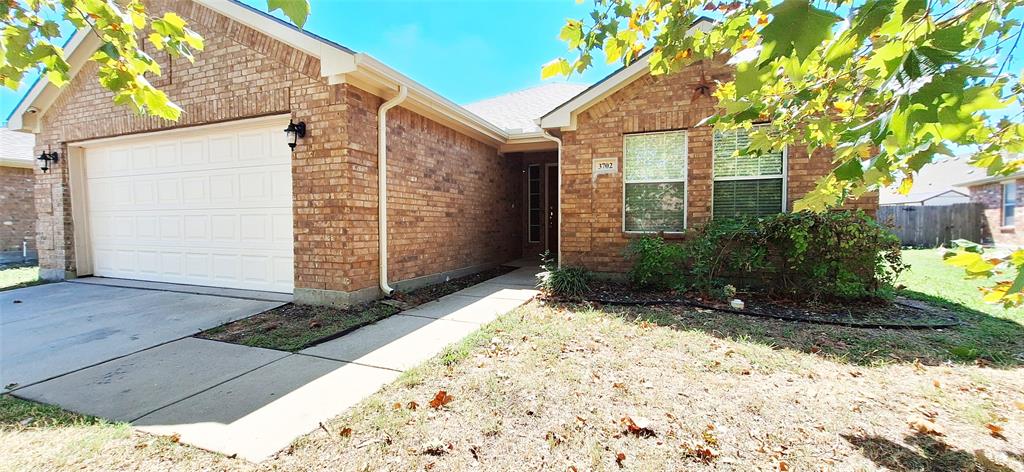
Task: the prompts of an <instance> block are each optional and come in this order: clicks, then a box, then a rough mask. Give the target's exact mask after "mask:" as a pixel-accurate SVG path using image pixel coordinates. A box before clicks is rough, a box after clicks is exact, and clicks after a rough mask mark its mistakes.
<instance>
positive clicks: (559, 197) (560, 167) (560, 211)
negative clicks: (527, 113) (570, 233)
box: [541, 129, 562, 267]
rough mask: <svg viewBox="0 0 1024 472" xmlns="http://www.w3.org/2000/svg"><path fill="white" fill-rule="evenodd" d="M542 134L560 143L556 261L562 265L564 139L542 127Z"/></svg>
mask: <svg viewBox="0 0 1024 472" xmlns="http://www.w3.org/2000/svg"><path fill="white" fill-rule="evenodd" d="M541 134H542V135H543V136H544V137H545V138H547V139H550V140H552V141H554V142H555V143H557V144H558V229H557V231H558V245H557V246H556V247H555V250H556V251H557V252H558V254H557V255H556V256H555V258H556V261H555V263H556V264H558V267H562V140H561V139H559V138H556V137H554V136H553V135H552V134H551V133H549V132H548V130H546V129H542V130H541Z"/></svg>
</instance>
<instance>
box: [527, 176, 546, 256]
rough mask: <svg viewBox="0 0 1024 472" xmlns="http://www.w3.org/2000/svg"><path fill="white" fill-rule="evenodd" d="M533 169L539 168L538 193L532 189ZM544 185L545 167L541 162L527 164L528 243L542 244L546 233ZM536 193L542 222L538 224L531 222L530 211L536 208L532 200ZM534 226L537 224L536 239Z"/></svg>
mask: <svg viewBox="0 0 1024 472" xmlns="http://www.w3.org/2000/svg"><path fill="white" fill-rule="evenodd" d="M533 169H537V179H536V181H537V190H538V191H537V193H534V192H533V191H532V190H531V189H530V185H531V184H532V183H533V181H534V179H533V178H532V177H530V171H532V170H533ZM543 185H544V168H543V167H541V165H540V164H528V165H527V166H526V242H527V243H528V244H540V242H541V238H542V237H543V234H544V223H543V221H544V211H545V209H544V201H543V200H544V199H543V198H541V197H542V195H543V193H544V192H543V191H542V190H543ZM534 195H536V196H537V204H538V205H539V206H538V208H537V212H538V214H539V215H540V220H539V221H540V223H539V224H537V225H534V224H532V223H531V222H530V216H531V215H530V213H531V212H532V211H533V210H534V208H533V203H532V202H531V199H532V198H533V196H534ZM534 226H537V239H536V240H534V239H533V234H532V233H533V227H534Z"/></svg>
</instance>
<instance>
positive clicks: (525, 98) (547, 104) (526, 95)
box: [463, 82, 589, 134]
mask: <svg viewBox="0 0 1024 472" xmlns="http://www.w3.org/2000/svg"><path fill="white" fill-rule="evenodd" d="M587 87H589V85H586V84H577V83H572V82H551V83H547V84H543V85H538V86H536V87H530V88H528V89H523V90H519V91H516V92H512V93H507V94H505V95H499V96H497V97H493V98H487V99H484V100H480V101H478V102H473V103H470V104H467V105H463V108H465V109H467V110H469V111H471V112H473V113H474V114H476V115H477V116H479V117H481V118H483V119H485V120H487V121H490V122H491V123H493V124H494V125H495V126H498V127H500V128H502V129H504V130H505V131H507V132H509V133H510V134H516V133H530V132H536V131H540V128H539V127H538V126H537V124H536V123H534V120H536V119H537V118H540V117H542V116H544V115H545V114H546V113H547V112H549V111H551V110H554V109H555V107H557V106H559V105H561V104H563V103H565V102H566V101H568V100H569V99H571V98H573V97H575V96H576V95H578V94H579V93H580V92H582V91H584V90H586V89H587Z"/></svg>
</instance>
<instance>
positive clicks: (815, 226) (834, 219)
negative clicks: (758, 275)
mask: <svg viewBox="0 0 1024 472" xmlns="http://www.w3.org/2000/svg"><path fill="white" fill-rule="evenodd" d="M758 226H759V228H758V232H759V233H760V237H761V239H762V240H763V241H764V242H765V243H767V244H768V245H769V246H770V247H772V248H773V250H774V251H776V252H777V254H778V257H779V258H780V259H781V260H780V261H779V263H778V264H776V267H775V270H774V274H773V276H772V278H771V282H772V284H771V285H770V286H771V287H772V288H773V289H774V290H775V291H779V292H785V293H788V294H793V295H800V294H807V295H809V296H811V297H813V298H820V297H827V296H834V297H839V298H846V299H855V298H865V297H889V296H891V293H892V286H893V284H894V283H895V282H896V279H897V278H898V277H899V274H900V273H901V272H903V270H905V269H906V267H907V266H906V265H905V264H904V263H903V258H902V256H901V254H900V240H899V238H898V237H896V235H894V234H893V233H892V232H891V231H889V230H888V229H887V228H885V227H884V226H882V225H880V224H878V222H876V221H875V219H874V218H871V217H870V216H868V215H867V214H865V213H864V212H863V211H859V210H857V211H832V212H825V213H811V212H798V213H782V214H779V215H776V216H773V217H770V218H765V219H763V220H760V221H759V222H758Z"/></svg>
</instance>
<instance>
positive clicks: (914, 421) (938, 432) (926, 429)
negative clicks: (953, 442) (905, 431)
mask: <svg viewBox="0 0 1024 472" xmlns="http://www.w3.org/2000/svg"><path fill="white" fill-rule="evenodd" d="M908 424H909V425H910V428H911V429H913V430H914V431H917V432H919V433H922V434H932V435H935V436H944V435H945V434H946V431H945V430H944V429H943V428H942V427H941V426H939V425H938V424H936V423H935V422H934V421H931V420H928V419H925V418H911V419H910V420H909V421H908Z"/></svg>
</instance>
